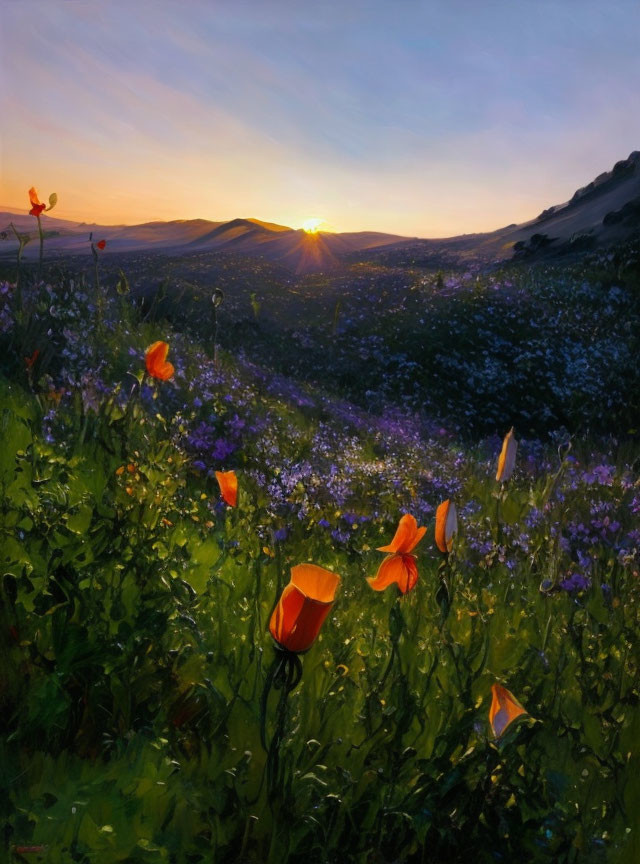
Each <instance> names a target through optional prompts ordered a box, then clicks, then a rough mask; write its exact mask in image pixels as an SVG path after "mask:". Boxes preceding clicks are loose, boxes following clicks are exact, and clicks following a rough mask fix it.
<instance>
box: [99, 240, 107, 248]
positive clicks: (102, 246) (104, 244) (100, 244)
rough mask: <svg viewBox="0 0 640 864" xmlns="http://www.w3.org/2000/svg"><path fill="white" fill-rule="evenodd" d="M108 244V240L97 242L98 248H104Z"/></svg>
mask: <svg viewBox="0 0 640 864" xmlns="http://www.w3.org/2000/svg"><path fill="white" fill-rule="evenodd" d="M106 245H107V241H106V240H98V242H97V243H96V246H97V247H98V249H104V248H105V246H106Z"/></svg>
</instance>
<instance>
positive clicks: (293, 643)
mask: <svg viewBox="0 0 640 864" xmlns="http://www.w3.org/2000/svg"><path fill="white" fill-rule="evenodd" d="M339 584H340V577H339V576H337V575H336V574H335V573H331V572H330V571H329V570H325V569H324V568H323V567H317V566H316V565H315V564H298V565H297V566H296V567H292V568H291V581H290V582H289V584H288V585H287V586H286V588H285V589H284V591H283V592H282V594H281V596H280V600H279V601H278V605H277V606H276V608H275V609H274V610H273V614H272V616H271V621H270V622H269V632H270V633H271V635H272V636H273V638H274V639H275V640H276V642H277V643H278V645H280V647H281V648H285V649H286V650H287V651H292V652H294V653H296V654H298V653H301V652H303V651H308V650H309V648H310V647H311V645H312V644H313V642H314V641H315V639H316V637H317V635H318V633H319V632H320V628H321V627H322V624H323V622H324V619H325V618H326V617H327V615H328V614H329V612H330V611H331V607H332V606H333V604H334V601H335V598H336V590H337V588H338V585H339Z"/></svg>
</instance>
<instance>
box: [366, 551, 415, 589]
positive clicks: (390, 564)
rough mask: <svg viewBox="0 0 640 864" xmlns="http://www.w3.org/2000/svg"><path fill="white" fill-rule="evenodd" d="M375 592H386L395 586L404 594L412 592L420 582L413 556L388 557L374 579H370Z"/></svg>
mask: <svg viewBox="0 0 640 864" xmlns="http://www.w3.org/2000/svg"><path fill="white" fill-rule="evenodd" d="M367 581H368V582H369V585H371V587H372V588H373V590H374V591H384V590H385V588H388V587H389V585H393V583H394V582H395V584H396V585H397V586H398V588H399V589H400V591H401V592H402V593H403V594H406V593H407V592H408V591H411V589H412V588H414V587H415V585H416V582H417V581H418V568H417V566H416V559H415V557H414V556H413V555H388V556H387V557H386V558H385V559H384V561H383V562H382V564H381V565H380V567H379V568H378V572H377V573H376V575H375V576H374V577H373V579H368V580H367Z"/></svg>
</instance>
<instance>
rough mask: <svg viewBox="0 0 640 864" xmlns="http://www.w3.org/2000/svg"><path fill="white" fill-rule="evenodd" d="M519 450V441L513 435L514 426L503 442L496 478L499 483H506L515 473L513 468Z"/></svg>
mask: <svg viewBox="0 0 640 864" xmlns="http://www.w3.org/2000/svg"><path fill="white" fill-rule="evenodd" d="M517 451H518V442H517V441H516V439H515V438H514V436H513V426H512V427H511V429H510V430H509V431H508V432H507V434H506V435H505V436H504V441H503V442H502V450H501V451H500V458H499V459H498V471H497V473H496V480H497V481H498V482H499V483H505V482H506V481H507V480H508V479H509V478H510V477H511V475H512V474H513V469H514V468H515V464H516V453H517Z"/></svg>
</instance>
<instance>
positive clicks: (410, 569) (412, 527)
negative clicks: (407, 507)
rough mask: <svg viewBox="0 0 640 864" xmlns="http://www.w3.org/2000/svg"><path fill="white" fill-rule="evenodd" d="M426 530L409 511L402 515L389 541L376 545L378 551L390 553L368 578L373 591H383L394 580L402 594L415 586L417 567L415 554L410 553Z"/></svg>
mask: <svg viewBox="0 0 640 864" xmlns="http://www.w3.org/2000/svg"><path fill="white" fill-rule="evenodd" d="M426 531H427V529H426V528H424V527H422V528H418V523H417V522H416V520H415V518H414V517H413V516H411V515H410V514H409V513H407V514H406V515H404V516H403V517H402V519H401V520H400V522H399V523H398V529H397V531H396V533H395V536H394V538H393V540H392V541H391V543H389V544H388V545H387V546H379V547H378V552H390V553H391V554H390V555H387V557H386V558H385V559H384V561H383V562H382V564H381V565H380V567H379V568H378V572H377V573H376V575H375V577H374V578H373V579H369V580H368V582H369V585H371V587H372V588H373V589H374V590H375V591H384V589H385V588H388V587H389V585H392V584H393V583H394V582H395V583H396V584H397V586H398V588H399V589H400V591H401V592H402V593H403V594H406V593H407V591H411V589H412V588H415V585H416V582H417V581H418V568H417V566H416V556H415V555H411V554H410V553H411V551H412V550H413V549H415V547H416V546H417V545H418V543H419V542H420V541H421V540H422V538H423V537H424V535H425V533H426Z"/></svg>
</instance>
